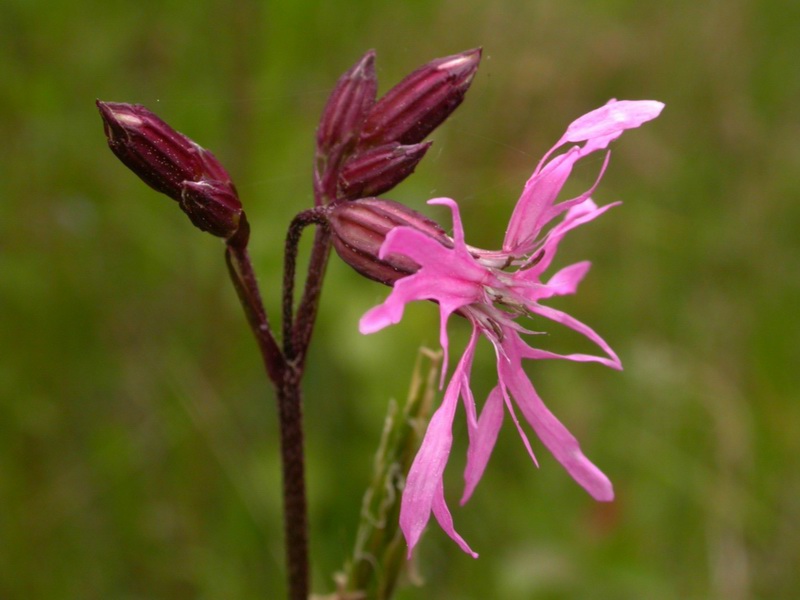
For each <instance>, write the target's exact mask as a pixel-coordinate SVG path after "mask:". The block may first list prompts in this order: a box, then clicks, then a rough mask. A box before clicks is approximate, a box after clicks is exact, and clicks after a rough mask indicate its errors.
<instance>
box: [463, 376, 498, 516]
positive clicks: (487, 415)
mask: <svg viewBox="0 0 800 600" xmlns="http://www.w3.org/2000/svg"><path fill="white" fill-rule="evenodd" d="M502 424H503V392H502V390H501V389H500V386H496V387H495V388H494V389H493V390H492V391H491V392H490V393H489V397H488V398H487V399H486V403H485V404H484V405H483V410H482V411H481V416H480V418H479V419H478V424H477V427H476V429H475V431H474V433H472V434H471V435H470V440H469V448H468V449H467V466H466V468H465V469H464V482H465V485H464V494H463V495H462V496H461V504H464V503H466V502H467V500H469V499H470V497H471V496H472V493H473V492H474V491H475V487H476V486H477V485H478V482H479V481H480V480H481V477H483V472H484V470H485V469H486V465H487V463H488V462H489V457H490V456H491V455H492V450H494V445H495V443H496V442H497V435H498V434H499V433H500V426H501V425H502Z"/></svg>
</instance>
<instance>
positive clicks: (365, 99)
mask: <svg viewBox="0 0 800 600" xmlns="http://www.w3.org/2000/svg"><path fill="white" fill-rule="evenodd" d="M377 89H378V79H377V78H376V77H375V51H374V50H370V51H369V52H367V53H366V54H365V55H364V56H362V57H361V59H360V60H359V61H358V62H357V63H356V64H355V65H353V66H352V67H351V68H350V70H348V71H347V72H345V74H344V75H342V76H341V78H340V79H339V81H338V82H337V83H336V87H335V88H334V89H333V92H332V93H331V96H330V98H328V103H327V104H326V105H325V109H324V110H323V112H322V117H321V119H320V122H319V128H318V129H317V154H319V155H321V156H327V155H328V154H330V153H331V151H332V150H334V149H335V148H341V147H344V146H347V145H349V144H352V143H353V142H355V140H356V139H357V138H358V134H359V132H360V131H361V126H362V125H363V123H364V120H365V119H366V118H367V114H368V113H369V109H370V108H372V105H373V104H375V94H376V92H377Z"/></svg>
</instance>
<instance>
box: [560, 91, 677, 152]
mask: <svg viewBox="0 0 800 600" xmlns="http://www.w3.org/2000/svg"><path fill="white" fill-rule="evenodd" d="M663 108H664V104H663V103H662V102H657V101H655V100H612V101H610V102H609V103H608V104H606V105H605V106H601V107H600V108H597V109H595V110H593V111H591V112H589V113H586V114H585V115H583V116H582V117H579V118H578V119H576V120H575V121H573V122H572V123H571V124H570V126H569V127H568V128H567V132H566V133H565V134H564V137H563V138H562V141H563V142H582V141H585V140H591V139H595V138H609V139H605V140H604V142H605V143H604V144H602V145H598V146H597V147H596V149H597V148H600V147H605V146H607V145H608V142H610V141H611V140H612V139H615V138H616V137H619V135H620V134H621V133H622V132H623V131H625V130H626V129H634V128H636V127H639V126H640V125H641V124H642V123H645V122H647V121H651V120H652V119H655V118H656V117H657V116H658V115H659V114H660V113H661V111H662V110H663Z"/></svg>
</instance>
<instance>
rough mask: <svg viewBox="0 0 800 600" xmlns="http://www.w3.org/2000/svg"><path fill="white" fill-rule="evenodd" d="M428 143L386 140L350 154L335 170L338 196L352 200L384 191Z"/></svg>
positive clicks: (400, 177)
mask: <svg viewBox="0 0 800 600" xmlns="http://www.w3.org/2000/svg"><path fill="white" fill-rule="evenodd" d="M432 143H433V142H425V143H422V144H414V145H412V146H401V145H400V144H397V143H393V144H386V145H385V146H378V147H377V148H372V149H370V150H366V151H364V152H362V153H360V154H357V155H355V156H353V157H351V158H350V160H348V161H347V162H346V163H345V165H344V168H343V169H342V171H341V172H340V173H339V197H340V198H344V199H346V200H355V199H357V198H364V197H367V196H378V195H380V194H383V193H384V192H388V191H389V190H390V189H392V188H393V187H394V186H396V185H397V184H398V183H400V182H401V181H403V180H404V179H405V178H406V177H408V176H409V175H411V173H413V172H414V169H415V168H416V167H417V165H418V164H419V161H421V160H422V157H423V156H425V153H426V152H427V151H428V148H430V146H431V144H432Z"/></svg>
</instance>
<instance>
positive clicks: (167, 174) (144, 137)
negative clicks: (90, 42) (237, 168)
mask: <svg viewBox="0 0 800 600" xmlns="http://www.w3.org/2000/svg"><path fill="white" fill-rule="evenodd" d="M97 108H98V109H99V110H100V116H101V117H102V118H103V126H104V129H105V133H106V137H107V138H108V146H109V148H111V150H112V152H114V154H116V155H117V158H119V159H120V160H121V161H122V162H123V163H124V164H125V166H127V167H128V168H129V169H130V170H131V171H133V172H134V173H136V174H137V175H138V176H139V177H140V178H141V179H142V181H144V182H145V183H146V184H147V185H149V186H150V187H152V188H153V189H155V190H156V191H159V192H161V193H163V194H166V195H167V196H169V197H170V198H172V199H173V200H178V201H180V199H181V194H182V184H183V182H184V181H200V180H201V179H213V180H217V181H221V182H224V183H229V182H230V176H229V175H228V173H227V171H226V170H225V169H224V167H223V166H222V165H221V164H220V163H219V161H218V160H217V159H216V158H215V157H214V155H213V154H212V153H211V152H210V151H208V150H206V149H204V148H202V147H200V146H199V145H197V144H196V143H194V142H193V141H192V140H190V139H189V138H188V137H186V136H185V135H183V134H182V133H179V132H177V131H175V130H174V129H173V128H172V127H170V126H169V125H167V124H166V123H165V122H164V121H162V120H161V119H160V118H158V117H157V116H156V115H155V114H153V113H152V112H151V111H149V110H148V109H146V108H145V107H144V106H141V105H138V104H125V103H120V102H100V101H99V100H98V101H97Z"/></svg>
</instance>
